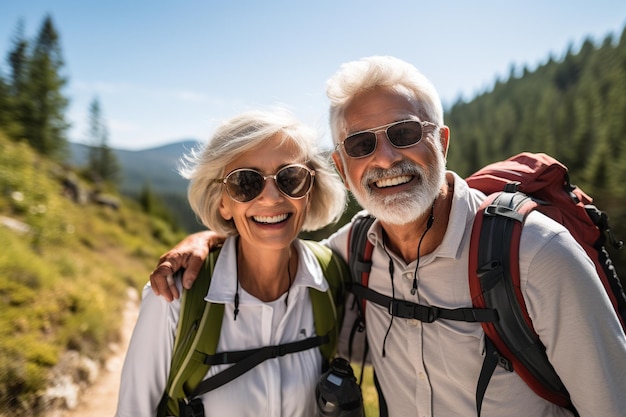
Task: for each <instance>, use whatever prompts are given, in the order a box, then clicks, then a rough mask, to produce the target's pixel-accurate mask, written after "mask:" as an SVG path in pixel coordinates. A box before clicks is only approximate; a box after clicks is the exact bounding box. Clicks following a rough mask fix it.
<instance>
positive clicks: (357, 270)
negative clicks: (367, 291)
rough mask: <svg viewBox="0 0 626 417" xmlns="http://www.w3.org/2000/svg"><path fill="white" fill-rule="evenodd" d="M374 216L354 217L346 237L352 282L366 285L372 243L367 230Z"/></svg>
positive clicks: (370, 263) (370, 262) (370, 261)
mask: <svg viewBox="0 0 626 417" xmlns="http://www.w3.org/2000/svg"><path fill="white" fill-rule="evenodd" d="M374 220H376V218H375V217H374V216H372V215H367V216H359V217H355V218H354V219H353V220H352V227H351V228H350V236H349V237H348V266H349V268H350V272H351V274H352V279H353V280H354V282H358V283H361V284H362V285H364V286H367V283H368V281H369V274H370V271H371V269H372V251H373V249H374V247H373V245H372V243H371V242H370V241H369V240H368V239H367V232H368V231H369V230H370V227H371V226H372V223H374Z"/></svg>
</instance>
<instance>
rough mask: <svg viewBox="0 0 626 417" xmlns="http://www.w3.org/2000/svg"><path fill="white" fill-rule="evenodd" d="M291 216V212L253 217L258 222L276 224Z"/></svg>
mask: <svg viewBox="0 0 626 417" xmlns="http://www.w3.org/2000/svg"><path fill="white" fill-rule="evenodd" d="M288 217H289V214H287V213H284V214H278V215H276V216H252V219H253V220H254V221H255V222H257V223H263V224H276V223H280V222H284V221H285V220H287V218H288Z"/></svg>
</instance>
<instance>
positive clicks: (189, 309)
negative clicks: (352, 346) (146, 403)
mask: <svg viewBox="0 0 626 417" xmlns="http://www.w3.org/2000/svg"><path fill="white" fill-rule="evenodd" d="M304 242H305V243H306V244H307V246H308V247H309V249H311V250H312V252H313V253H314V254H315V257H316V258H317V260H318V262H319V264H320V266H321V268H322V271H323V273H324V277H326V280H327V281H328V284H329V290H328V291H327V292H321V291H318V290H315V289H313V288H309V295H310V297H311V303H312V305H313V317H314V321H315V331H316V333H317V335H318V336H315V337H312V338H309V339H305V340H303V341H298V342H292V343H287V344H283V345H278V346H268V347H264V348H259V349H254V350H250V351H244V352H225V353H217V352H216V349H217V342H218V340H219V336H220V331H221V325H222V318H223V316H224V305H223V304H212V303H209V302H206V301H205V300H204V297H205V296H206V294H207V291H208V288H209V284H210V283H211V276H212V274H213V268H214V266H215V262H216V261H217V257H218V255H219V249H217V250H214V251H212V252H210V253H209V256H208V257H207V259H206V261H205V264H204V267H203V268H202V270H201V271H200V274H199V275H198V278H197V280H196V282H195V283H194V285H193V288H192V289H191V290H184V291H183V295H182V298H181V306H180V317H179V320H178V327H177V330H176V339H175V342H174V350H173V353H172V364H171V369H170V375H169V377H168V383H167V387H166V389H165V393H164V394H163V398H162V400H161V403H160V404H159V409H158V413H157V416H166V415H168V416H170V415H173V416H180V415H181V414H183V412H182V411H181V408H182V407H184V406H185V404H189V403H190V401H191V400H193V399H194V397H196V396H197V395H199V394H197V393H196V392H197V391H198V390H199V387H200V386H201V384H203V385H205V386H206V383H207V382H208V381H209V380H211V379H212V380H213V382H215V383H214V384H213V386H212V388H216V387H217V386H219V385H223V384H224V383H226V382H228V381H230V380H232V379H234V378H236V377H237V376H239V375H241V374H243V373H244V372H246V371H247V370H248V369H250V368H252V367H253V366H255V365H256V364H258V363H260V362H262V361H263V360H265V359H269V358H272V357H276V356H282V355H284V354H286V353H293V352H297V351H301V350H305V349H309V348H312V347H315V346H319V349H320V352H321V354H322V358H323V359H324V362H325V365H324V366H327V365H328V363H330V360H331V359H332V358H333V357H334V356H335V354H336V352H337V342H338V339H339V330H340V329H341V322H342V320H343V312H344V295H345V294H344V284H345V283H346V282H349V280H350V275H349V272H348V269H347V267H346V264H345V263H344V262H343V260H342V259H341V258H340V257H339V256H337V255H336V254H335V253H334V252H333V251H332V250H331V249H329V248H327V247H326V246H324V245H322V244H320V243H317V242H313V241H309V240H306V241H304ZM238 354H239V359H240V360H239V361H237V360H236V362H237V363H235V365H233V366H232V367H230V368H228V369H226V370H225V371H224V372H222V373H219V374H217V375H215V376H213V377H212V378H209V380H205V381H203V379H204V377H205V375H206V373H207V372H208V370H209V368H210V367H211V363H215V362H212V361H211V360H208V359H212V358H214V357H220V358H222V359H226V357H227V356H228V358H229V360H227V361H222V362H219V363H231V361H230V359H231V358H232V357H237V355H238ZM253 357H256V358H257V359H256V360H255V359H253ZM259 357H260V359H259ZM246 362H247V363H246ZM251 363H252V364H251ZM237 367H239V368H240V369H239V372H237V371H236V370H235V369H236V368H237ZM232 368H235V369H232ZM233 370H235V372H234V373H233V372H230V376H229V377H226V379H224V378H221V376H224V375H226V374H228V373H229V371H233ZM209 382H210V381H209ZM209 385H210V384H209ZM212 388H210V389H212ZM205 392H206V390H205Z"/></svg>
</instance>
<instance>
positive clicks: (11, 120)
mask: <svg viewBox="0 0 626 417" xmlns="http://www.w3.org/2000/svg"><path fill="white" fill-rule="evenodd" d="M11 42H12V49H11V50H10V52H9V54H8V56H7V61H8V64H9V68H10V73H9V76H8V78H7V80H6V83H3V84H2V88H3V89H4V91H6V95H5V96H3V98H2V100H3V103H2V109H1V110H2V114H3V116H0V117H2V119H3V120H2V122H1V123H3V126H2V128H3V129H4V131H5V133H6V134H7V135H8V137H9V138H11V139H13V140H20V139H22V138H23V136H24V126H26V124H27V123H28V117H29V115H30V112H31V109H30V103H31V100H30V99H29V98H28V92H27V86H28V60H29V58H28V41H27V40H26V38H25V37H24V22H23V21H22V20H20V21H19V22H18V25H17V28H16V30H15V34H14V35H13V38H12V39H11ZM3 81H4V80H3ZM7 124H9V126H7Z"/></svg>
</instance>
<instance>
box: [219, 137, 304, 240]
mask: <svg viewBox="0 0 626 417" xmlns="http://www.w3.org/2000/svg"><path fill="white" fill-rule="evenodd" d="M305 162H306V161H304V160H303V159H302V158H301V157H299V155H298V150H297V148H296V147H295V146H294V145H293V143H291V142H284V143H282V144H281V140H280V138H279V137H272V138H270V140H269V141H267V142H265V143H264V144H263V145H261V146H260V147H258V148H256V149H254V150H252V151H250V152H247V153H244V154H242V155H240V156H239V157H238V158H236V159H235V160H234V161H232V162H231V163H230V164H228V165H227V166H226V169H225V171H224V172H225V174H226V175H228V174H229V173H230V172H232V171H234V170H235V169H240V168H251V169H254V170H256V171H259V172H261V173H263V175H274V174H276V172H277V171H278V170H279V169H281V168H282V167H284V166H286V165H290V164H294V163H299V164H303V165H304V164H305ZM310 196H311V193H309V194H307V195H306V196H305V197H303V198H300V199H293V198H289V197H287V196H286V195H284V194H283V193H281V192H280V191H279V190H278V188H277V187H276V183H275V182H274V180H273V179H272V178H267V179H266V180H265V184H264V187H263V191H262V192H261V194H259V195H258V196H257V197H256V198H254V199H252V200H251V201H248V202H245V203H240V202H237V201H235V200H233V199H232V198H231V197H230V196H229V195H228V193H227V192H226V190H225V189H224V188H223V189H222V200H221V203H220V214H221V215H222V217H223V218H224V219H226V220H230V219H232V220H233V221H234V223H235V227H236V228H237V231H238V232H239V235H240V241H241V244H242V245H251V246H252V247H253V248H257V249H283V248H286V247H289V245H291V243H292V242H293V240H294V239H295V238H296V237H297V236H298V234H299V233H300V230H301V228H302V224H303V223H304V219H305V216H306V214H307V211H308V207H309V199H310Z"/></svg>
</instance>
